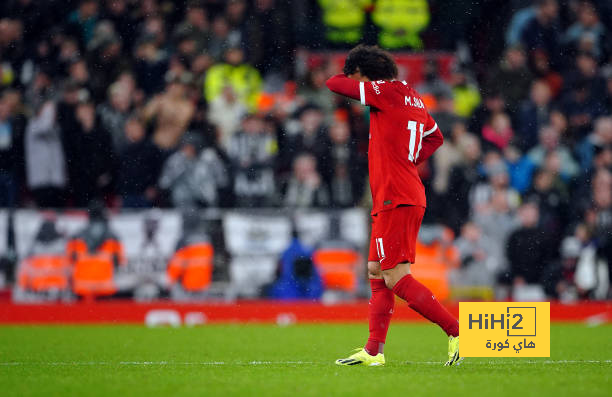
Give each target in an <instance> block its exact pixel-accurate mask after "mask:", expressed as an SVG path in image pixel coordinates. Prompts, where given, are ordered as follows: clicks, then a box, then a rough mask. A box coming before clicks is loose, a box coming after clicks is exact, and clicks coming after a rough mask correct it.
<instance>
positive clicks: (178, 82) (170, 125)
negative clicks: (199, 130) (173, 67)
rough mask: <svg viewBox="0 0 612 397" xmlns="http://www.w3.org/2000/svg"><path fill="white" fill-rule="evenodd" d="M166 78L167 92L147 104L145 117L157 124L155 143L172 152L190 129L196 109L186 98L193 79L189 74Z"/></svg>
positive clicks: (154, 134)
mask: <svg viewBox="0 0 612 397" xmlns="http://www.w3.org/2000/svg"><path fill="white" fill-rule="evenodd" d="M166 78H167V80H168V84H167V86H166V90H165V91H164V92H163V93H162V94H159V95H157V96H155V97H154V98H153V99H151V100H150V101H149V103H147V106H146V107H145V109H144V117H145V119H146V120H147V121H152V122H153V121H154V122H155V130H154V132H153V143H155V145H156V146H157V147H158V148H160V149H161V150H165V151H170V150H172V149H174V148H175V147H176V145H177V144H178V143H179V141H180V139H181V137H182V136H183V134H184V133H185V131H186V130H187V128H188V127H189V123H190V122H191V119H192V117H193V115H194V112H195V107H194V105H193V103H192V102H191V101H190V100H189V99H188V98H186V93H187V84H188V83H189V82H190V79H191V77H190V76H189V75H188V74H187V73H184V74H182V75H180V76H177V75H173V74H172V73H170V74H168V75H167V76H166Z"/></svg>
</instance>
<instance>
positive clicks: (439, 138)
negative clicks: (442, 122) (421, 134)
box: [435, 129, 444, 149]
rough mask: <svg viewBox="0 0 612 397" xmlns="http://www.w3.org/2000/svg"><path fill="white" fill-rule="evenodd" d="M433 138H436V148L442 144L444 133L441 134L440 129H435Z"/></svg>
mask: <svg viewBox="0 0 612 397" xmlns="http://www.w3.org/2000/svg"><path fill="white" fill-rule="evenodd" d="M435 139H436V142H435V145H436V149H438V148H439V147H440V146H442V145H443V144H444V135H442V132H440V129H438V130H437V131H436V134H435Z"/></svg>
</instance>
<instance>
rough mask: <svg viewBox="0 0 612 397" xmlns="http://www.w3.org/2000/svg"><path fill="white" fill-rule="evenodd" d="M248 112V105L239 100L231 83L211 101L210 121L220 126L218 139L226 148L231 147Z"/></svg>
mask: <svg viewBox="0 0 612 397" xmlns="http://www.w3.org/2000/svg"><path fill="white" fill-rule="evenodd" d="M246 113H247V108H246V106H245V105H244V104H243V103H242V102H240V101H239V100H238V98H237V97H236V93H235V92H234V89H233V88H232V87H231V86H229V85H227V86H225V87H224V88H223V93H222V94H221V95H219V96H218V97H216V98H215V99H213V101H212V102H211V104H210V108H209V110H208V121H210V122H211V123H212V124H214V125H216V126H217V127H218V128H217V131H218V136H219V138H218V141H219V144H220V146H221V147H222V148H223V149H224V150H227V149H228V148H229V144H230V142H231V139H232V136H234V134H235V133H236V132H237V131H238V130H239V129H240V120H242V118H243V117H244V115H245V114H246Z"/></svg>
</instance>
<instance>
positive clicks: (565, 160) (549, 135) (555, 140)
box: [527, 126, 578, 181]
mask: <svg viewBox="0 0 612 397" xmlns="http://www.w3.org/2000/svg"><path fill="white" fill-rule="evenodd" d="M551 153H554V154H556V156H557V157H558V159H557V164H558V166H559V170H558V171H559V173H560V175H561V177H562V178H563V179H564V180H566V181H568V180H570V179H571V178H574V177H575V176H576V175H578V164H577V163H576V161H575V160H574V159H573V157H572V154H571V152H570V150H569V149H568V148H567V147H566V146H564V145H562V144H561V143H560V142H559V132H558V131H557V130H556V129H555V128H553V127H551V126H545V127H543V128H542V129H541V130H540V133H539V143H538V145H536V146H535V147H534V148H533V149H531V150H530V151H529V152H528V153H527V156H528V157H529V160H530V161H531V162H532V163H533V164H534V165H535V166H536V167H537V168H540V167H542V166H544V165H545V160H546V158H547V156H548V155H549V154H551Z"/></svg>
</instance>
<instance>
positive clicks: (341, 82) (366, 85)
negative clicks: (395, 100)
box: [326, 74, 385, 109]
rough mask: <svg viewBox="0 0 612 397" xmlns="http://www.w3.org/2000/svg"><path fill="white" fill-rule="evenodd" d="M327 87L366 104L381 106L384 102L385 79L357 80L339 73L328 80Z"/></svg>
mask: <svg viewBox="0 0 612 397" xmlns="http://www.w3.org/2000/svg"><path fill="white" fill-rule="evenodd" d="M326 84H327V88H329V89H330V90H331V91H333V92H335V93H336V94H340V95H343V96H346V97H349V98H353V99H356V100H358V101H359V102H361V104H362V105H364V106H373V107H376V108H379V109H380V108H381V107H382V106H383V104H384V102H383V96H382V86H383V85H384V84H385V82H384V81H378V82H377V81H368V82H363V81H357V80H353V79H351V78H348V77H346V76H345V75H343V74H337V75H335V76H334V77H332V78H330V79H329V80H327V82H326Z"/></svg>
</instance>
